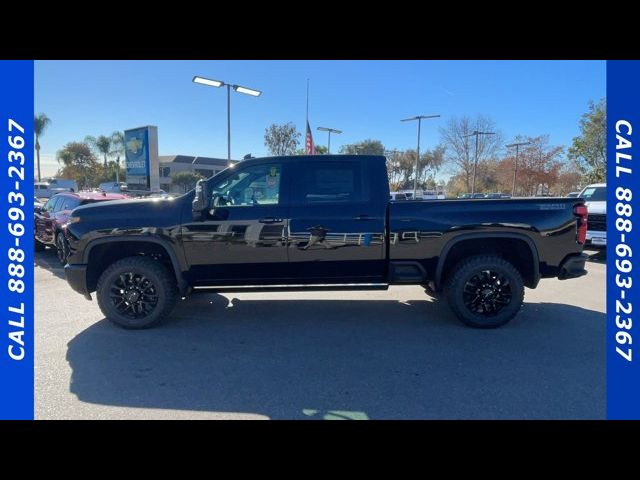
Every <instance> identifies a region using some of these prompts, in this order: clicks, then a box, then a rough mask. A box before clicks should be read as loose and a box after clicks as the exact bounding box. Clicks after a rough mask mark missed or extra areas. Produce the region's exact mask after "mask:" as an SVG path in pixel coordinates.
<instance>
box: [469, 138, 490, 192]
mask: <svg viewBox="0 0 640 480" xmlns="http://www.w3.org/2000/svg"><path fill="white" fill-rule="evenodd" d="M474 135H475V137H476V154H475V160H474V162H473V183H472V184H471V195H472V196H473V194H474V193H476V169H477V168H478V138H479V137H480V135H495V133H494V132H479V131H478V130H475V131H474V132H473V133H470V134H469V135H465V137H472V136H474Z"/></svg>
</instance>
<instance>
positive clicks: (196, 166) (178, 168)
mask: <svg viewBox="0 0 640 480" xmlns="http://www.w3.org/2000/svg"><path fill="white" fill-rule="evenodd" d="M158 160H159V162H158V163H159V166H160V188H161V189H162V190H164V191H165V192H169V193H182V191H181V190H180V187H178V186H176V185H173V184H172V178H171V177H172V176H173V175H175V174H176V173H179V172H194V173H197V174H199V175H201V176H202V177H204V178H209V177H211V176H213V175H215V174H216V173H218V172H221V171H222V170H224V169H225V168H227V167H228V166H229V164H235V163H237V160H231V161H229V160H227V159H226V158H211V157H192V156H190V155H160V157H159V158H158Z"/></svg>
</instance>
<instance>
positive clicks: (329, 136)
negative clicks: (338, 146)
mask: <svg viewBox="0 0 640 480" xmlns="http://www.w3.org/2000/svg"><path fill="white" fill-rule="evenodd" d="M318 130H320V131H321V132H327V133H328V134H329V135H328V138H327V155H328V154H330V153H331V134H332V133H342V130H336V129H335V128H329V127H318Z"/></svg>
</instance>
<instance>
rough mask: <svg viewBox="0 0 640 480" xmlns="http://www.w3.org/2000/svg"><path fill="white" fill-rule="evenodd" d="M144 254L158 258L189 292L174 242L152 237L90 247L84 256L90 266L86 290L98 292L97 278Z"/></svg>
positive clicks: (112, 239)
mask: <svg viewBox="0 0 640 480" xmlns="http://www.w3.org/2000/svg"><path fill="white" fill-rule="evenodd" d="M145 247H147V248H145ZM149 247H150V248H149ZM145 254H148V255H150V256H159V257H160V261H161V262H162V263H163V264H165V266H166V267H167V268H168V269H169V270H170V271H171V272H172V273H173V274H174V276H175V279H176V283H177V285H178V288H179V290H180V292H184V291H186V289H187V283H186V281H185V279H184V277H183V275H182V272H183V270H184V269H183V268H182V266H183V263H181V260H180V258H179V257H178V255H177V254H176V251H175V248H174V247H173V245H172V244H171V242H169V241H168V240H164V239H162V238H157V237H151V236H148V237H147V236H145V237H142V236H140V237H134V236H125V235H123V236H117V237H105V238H98V239H95V240H92V241H91V242H89V243H88V244H87V246H86V248H85V250H84V253H83V256H82V259H83V263H84V264H86V265H87V290H88V291H89V292H92V291H95V288H96V286H97V282H98V277H99V276H100V275H101V274H102V272H103V271H104V270H105V269H106V268H107V267H108V266H109V265H110V264H112V263H113V262H115V261H117V260H119V259H121V258H125V257H129V256H136V255H145Z"/></svg>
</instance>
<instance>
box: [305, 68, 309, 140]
mask: <svg viewBox="0 0 640 480" xmlns="http://www.w3.org/2000/svg"><path fill="white" fill-rule="evenodd" d="M305 122H306V123H305V126H304V130H305V132H306V131H307V125H308V124H309V79H308V78H307V116H306V117H305Z"/></svg>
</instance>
